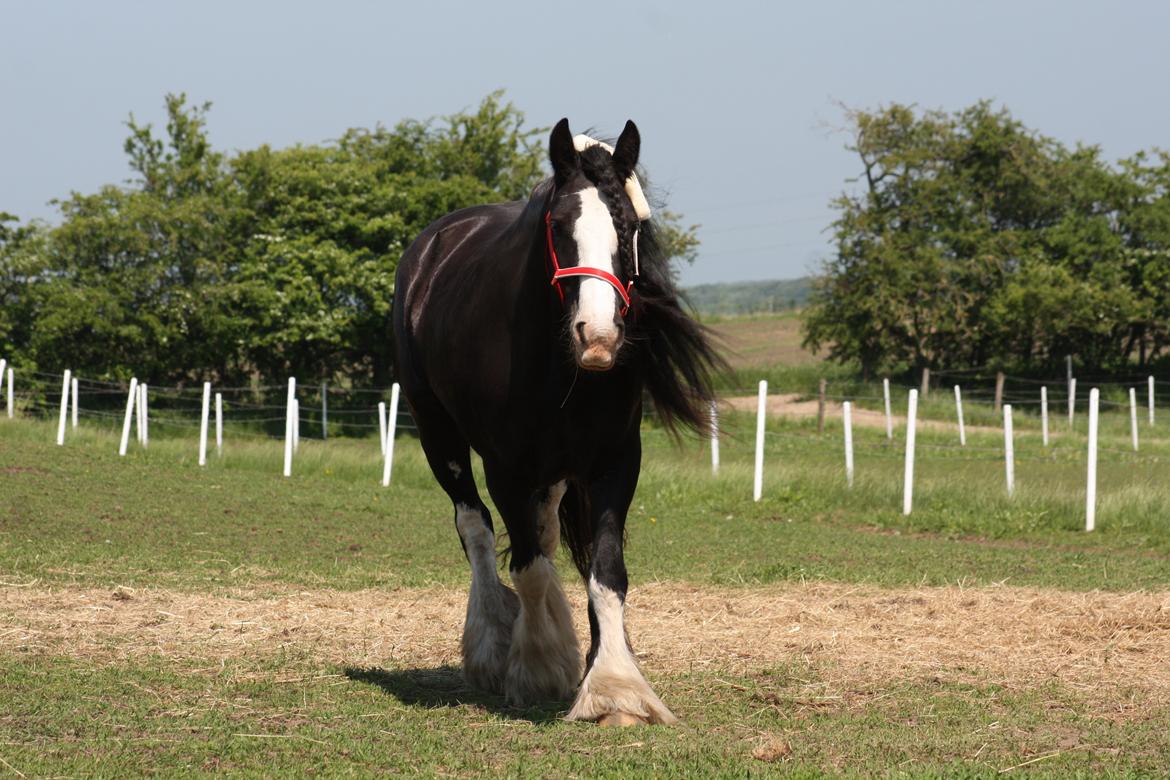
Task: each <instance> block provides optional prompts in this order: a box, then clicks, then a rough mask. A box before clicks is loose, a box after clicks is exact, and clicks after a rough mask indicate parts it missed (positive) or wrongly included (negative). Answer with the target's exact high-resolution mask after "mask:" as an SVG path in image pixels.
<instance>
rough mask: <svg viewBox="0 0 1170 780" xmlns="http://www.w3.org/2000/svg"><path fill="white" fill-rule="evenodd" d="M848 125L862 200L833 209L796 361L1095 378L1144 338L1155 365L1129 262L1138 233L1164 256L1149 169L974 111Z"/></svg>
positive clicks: (1147, 299) (877, 117) (986, 108)
mask: <svg viewBox="0 0 1170 780" xmlns="http://www.w3.org/2000/svg"><path fill="white" fill-rule="evenodd" d="M849 118H850V121H851V124H852V125H853V128H854V135H853V142H852V144H851V145H850V147H849V148H850V149H851V150H853V151H854V152H855V153H856V154H857V156H858V158H859V160H860V162H861V176H860V177H859V179H858V181H859V182H860V183H862V184H863V187H862V188H861V191H860V192H859V193H857V194H844V195H842V196H841V197H839V198H838V199H837V200H836V201H835V202H834V205H835V207H836V208H837V210H838V212H839V216H838V218H837V219H836V221H835V222H834V224H833V227H834V232H835V239H836V245H837V248H836V253H835V256H834V257H832V258H831V259H829V260H828V261H827V263H826V265H825V268H824V272H823V273H822V274H821V275H820V277H819V278H818V279H817V280H816V281H815V285H814V293H813V297H812V303H811V305H810V307H809V308H808V310H807V312H806V316H805V321H804V328H805V343H806V344H807V345H808V346H810V347H812V348H814V349H819V348H821V347H827V348H828V351H829V355H830V357H831V358H832V359H835V360H839V361H857V362H858V363H859V364H860V365H861V367H862V369H863V371H865V372H866V373H871V372H873V371H875V370H877V369H878V368H887V369H888V368H897V367H906V366H913V367H923V366H930V367H942V366H958V365H975V366H981V365H985V364H988V363H996V364H1000V365H1008V364H1010V365H1019V366H1052V365H1055V364H1056V363H1057V362H1059V361H1060V360H1062V359H1063V356H1064V355H1065V354H1075V355H1078V356H1079V358H1080V359H1081V362H1083V363H1086V364H1089V365H1092V366H1105V367H1110V366H1116V365H1119V364H1121V363H1124V362H1126V361H1127V360H1129V358H1130V356H1131V353H1132V351H1133V348H1134V346H1135V345H1138V344H1143V345H1144V344H1145V343H1146V341H1147V334H1148V336H1149V339H1148V340H1149V343H1150V349H1151V350H1152V351H1153V350H1156V347H1155V346H1154V345H1155V343H1158V344H1160V343H1161V342H1156V337H1155V335H1154V332H1155V331H1156V328H1154V327H1153V318H1154V309H1153V306H1152V303H1151V295H1150V292H1149V289H1148V288H1149V287H1152V286H1153V285H1150V284H1148V283H1147V281H1146V280H1148V279H1150V278H1151V273H1150V269H1149V268H1148V267H1147V266H1148V264H1143V263H1142V262H1140V261H1138V260H1137V258H1138V257H1139V255H1135V253H1134V250H1135V249H1136V247H1137V245H1139V244H1141V243H1142V242H1141V241H1139V240H1138V238H1137V234H1138V232H1139V231H1138V229H1137V225H1138V224H1139V223H1140V225H1141V226H1149V227H1150V231H1149V232H1152V233H1156V234H1157V235H1158V237H1157V239H1155V240H1154V242H1153V243H1154V244H1156V246H1157V247H1165V246H1167V244H1166V243H1165V241H1164V238H1163V234H1162V233H1158V230H1159V229H1160V228H1159V226H1160V224H1161V223H1160V222H1159V221H1158V220H1159V216H1157V215H1161V214H1163V213H1164V212H1165V210H1166V204H1167V201H1166V198H1165V181H1164V180H1162V179H1159V175H1160V173H1159V171H1160V168H1159V167H1157V166H1148V165H1144V164H1143V162H1142V161H1141V160H1135V161H1133V162H1131V163H1129V164H1123V165H1121V166H1120V167H1119V168H1115V167H1113V166H1110V165H1108V164H1106V163H1105V162H1104V161H1103V160H1102V159H1101V156H1100V152H1099V150H1098V149H1097V148H1096V147H1077V148H1076V149H1068V148H1066V147H1065V146H1063V145H1061V144H1059V143H1057V142H1056V141H1054V140H1052V139H1050V138H1046V137H1044V136H1042V135H1040V134H1038V133H1036V132H1034V131H1032V130H1029V129H1028V128H1026V127H1024V126H1023V125H1022V124H1021V123H1020V122H1018V121H1016V120H1015V119H1013V118H1012V117H1011V116H1010V114H1008V113H1007V112H1006V111H1003V110H999V111H997V110H994V109H992V107H991V106H990V105H989V104H987V103H979V104H977V105H975V106H972V107H971V108H968V109H965V110H963V111H960V112H957V113H954V114H946V113H943V112H938V111H926V112H916V111H915V110H914V109H912V108H910V107H907V106H900V105H893V106H890V107H888V108H884V109H881V110H879V111H876V112H864V111H854V112H850V114H849ZM1163 162H1164V161H1163ZM1139 172H1140V173H1141V175H1140V176H1139V175H1137V173H1139ZM1143 176H1144V177H1145V178H1144V179H1143V178H1142V177H1143ZM1139 214H1140V217H1139ZM1131 224H1132V226H1131ZM1145 243H1146V244H1148V243H1150V242H1149V241H1148V240H1147V241H1146V242H1145ZM1141 251H1142V252H1145V253H1146V254H1142V255H1140V256H1141V257H1147V256H1150V255H1149V252H1151V251H1155V252H1156V251H1160V250H1158V249H1157V248H1153V249H1152V248H1151V247H1150V246H1142V247H1141ZM1152 276H1153V277H1154V278H1156V277H1157V274H1156V273H1154V274H1153V275H1152ZM1155 284H1156V282H1155ZM1152 351H1151V353H1150V354H1152ZM1142 359H1143V360H1144V359H1145V353H1144V352H1143V356H1142Z"/></svg>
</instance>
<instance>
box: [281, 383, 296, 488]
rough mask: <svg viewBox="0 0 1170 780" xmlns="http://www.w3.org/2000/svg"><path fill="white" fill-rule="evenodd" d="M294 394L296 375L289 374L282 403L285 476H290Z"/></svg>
mask: <svg viewBox="0 0 1170 780" xmlns="http://www.w3.org/2000/svg"><path fill="white" fill-rule="evenodd" d="M296 395H297V380H296V377H292V376H290V377H289V378H288V398H287V399H286V401H285V405H284V407H285V412H284V475H285V476H286V477H291V476H292V456H293V404H294V403H295V402H296Z"/></svg>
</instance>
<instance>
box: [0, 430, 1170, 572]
mask: <svg viewBox="0 0 1170 780" xmlns="http://www.w3.org/2000/svg"><path fill="white" fill-rule="evenodd" d="M1114 422H1116V421H1113V420H1110V421H1108V423H1107V424H1106V425H1105V426H1104V427H1105V429H1106V430H1107V431H1113V429H1114V428H1115V427H1117V426H1115V425H1114ZM723 426H724V430H726V431H728V432H729V435H728V437H727V438H725V440H724V442H723V446H722V450H723V465H722V468H721V471H720V473H719V475H718V476H713V475H711V473H710V467H709V465H708V455H707V452H706V449H705V447H703V446H701V445H699V444H698V443H694V442H692V443H690V444H687V445H685V446H684V447H682V448H675V447H673V446H671V445H670V444H669V442H668V439H667V437H666V436H665V434H663V433H662V432H660V431H657V430H654V429H648V430H647V432H646V434H645V437H644V438H645V441H646V457H645V461H646V464H645V469H644V472H643V477H642V480H641V483H640V485H639V490H638V493H637V495H636V497H635V500H634V504H633V506H632V508H631V513H630V518H629V523H628V528H629V544H628V548H627V549H628V558H627V560H628V563H629V567H630V570H631V576H632V578H633V580H634V581H635V582H637V581H647V580H655V579H664V580H688V581H694V582H708V583H719V584H737V583H744V584H758V583H768V582H774V581H781V580H801V579H825V580H834V581H844V582H865V583H876V584H881V585H904V584H916V583H926V584H944V583H953V582H963V583H969V584H986V583H993V582H1005V581H1006V582H1010V583H1012V584H1018V585H1040V586H1055V587H1064V588H1077V589H1092V588H1105V589H1113V590H1126V589H1133V588H1153V587H1160V586H1163V585H1165V584H1166V583H1167V582H1168V581H1170V528H1168V527H1167V526H1168V524H1170V521H1168V518H1170V488H1168V487H1167V486H1166V484H1165V483H1164V482H1163V481H1162V480H1161V479H1160V476H1159V475H1160V474H1161V473H1162V472H1163V471H1164V469H1165V467H1166V464H1167V462H1168V461H1170V442H1167V441H1165V440H1159V441H1151V442H1147V445H1146V449H1144V450H1143V452H1142V454H1140V455H1137V456H1134V455H1132V454H1127V453H1126V452H1125V451H1124V449H1122V447H1123V446H1124V445H1123V443H1122V442H1121V441H1119V440H1118V437H1117V436H1112V437H1111V438H1107V439H1106V441H1105V442H1104V443H1103V445H1102V446H1103V447H1105V446H1106V444H1108V445H1110V446H1109V447H1108V448H1106V450H1105V451H1103V454H1102V462H1101V464H1100V467H1099V473H1100V477H1099V480H1100V482H1099V484H1100V487H1099V494H1100V502H1099V507H1098V516H1097V525H1098V530H1097V531H1096V532H1094V533H1092V534H1086V533H1084V532H1083V530H1082V529H1083V523H1084V519H1083V518H1084V506H1083V502H1084V498H1083V496H1084V473H1085V465H1084V462H1083V459H1084V453H1083V447H1082V444H1081V442H1080V440H1079V439H1077V438H1076V437H1075V436H1072V435H1070V436H1067V437H1065V438H1064V439H1061V440H1060V441H1058V442H1056V443H1055V444H1054V446H1053V447H1051V448H1049V449H1048V450H1047V451H1045V450H1044V448H1043V447H1042V446H1041V445H1040V443H1039V441H1038V437H1037V436H1036V435H1035V433H1034V432H1032V431H1030V430H1029V428H1028V426H1027V425H1026V424H1024V423H1021V425H1020V426H1019V427H1020V428H1021V433H1020V434H1019V436H1018V437H1017V441H1016V451H1017V458H1018V459H1019V462H1018V463H1017V474H1016V482H1017V492H1016V495H1015V496H1014V497H1013V498H1011V499H1009V498H1008V496H1007V495H1006V492H1005V489H1004V477H1003V466H1002V461H1001V460H1000V458H1001V455H1000V454H999V452H998V448H999V447H1000V446H1002V445H1001V443H1000V439H999V438H998V435H997V434H994V433H986V434H978V433H973V434H972V435H971V436H970V437H969V441H968V449H966V450H960V449H958V448H957V447H954V446H953V445H954V444H955V442H954V441H953V439H954V437H953V435H951V434H949V433H945V432H934V431H928V430H922V431H920V432H919V452H920V460H919V462H918V464H917V470H916V487H915V510H914V512H913V514H912V515H911V516H910V517H904V516H903V515H902V514H901V505H902V500H901V485H902V475H901V470H902V455H901V450H900V440H899V439H895V442H894V443H893V444H890V443H888V442H886V439H885V436H884V432H883V431H880V430H874V429H860V428H859V429H858V430H857V431H856V432H855V439H856V446H857V448H858V451H857V456H856V459H857V480H856V484H855V486H854V488H853V489H852V490H847V489H846V488H845V485H844V476H843V465H842V455H841V451H840V429H839V427H838V424H837V423H836V422H835V421H830V425H829V427H828V428H827V430H826V433H825V434H824V435H823V436H817V435H816V433H815V429H814V427H813V423H812V422H811V421H808V422H786V421H772V422H770V423H769V436H768V439H767V443H768V447H767V454H766V469H765V471H766V476H765V490H764V499H763V500H762V501H761V502H759V503H754V502H752V501H751V483H752V476H751V460H752V441H753V438H754V437H753V434H752V432H751V429H752V427H753V423H752V421H751V420H750V419H748V418H747V417H745V416H740V415H735V416H732V417H729V418H727V419H725V420H724V421H723ZM53 434H54V429H53V427H52V426H50V425H48V424H45V423H36V422H24V421H20V422H15V423H7V424H5V425H4V426H3V430H2V431H0V484H2V485H3V490H0V561H2V562H3V563H2V564H0V573H2V574H3V576H4V577H5V578H7V579H13V578H15V579H18V580H29V579H34V578H35V579H39V580H41V581H43V582H50V583H51V582H61V583H77V584H83V585H98V586H108V585H117V584H121V585H130V586H138V585H160V586H165V587H170V588H180V589H196V590H206V589H214V588H231V587H239V586H253V585H263V584H264V583H298V584H304V585H315V586H320V585H328V586H331V587H339V588H362V587H398V586H417V585H426V584H444V585H458V584H463V583H465V582H466V581H467V576H468V575H467V572H466V569H465V564H464V562H463V556H462V550H461V548H460V546H459V542H458V539H457V536H456V534H455V532H454V529H453V523H452V510H451V507H450V503H449V501H448V500H447V498H446V496H445V495H443V493H442V492H441V491H440V490H439V489H438V488H437V486H436V485H435V484H434V482H433V480H432V478H431V476H430V473H429V471H428V469H427V468H426V465H425V461H424V460H423V458H422V455H421V450H420V449H419V448H418V445H417V443H416V441H415V440H413V439H411V438H407V437H402V438H400V439H399V441H398V445H397V451H396V452H397V459H396V466H395V473H394V484H393V485H392V486H391V487H390V488H388V489H384V488H382V487H381V486H380V472H381V464H380V458H379V456H378V451H377V447H376V444H375V442H374V441H373V440H372V439H371V440H331V441H329V442H328V443H323V442H319V441H305V442H304V443H303V445H302V447H301V452H300V453H299V454H298V456H297V459H296V462H295V466H294V476H293V477H292V478H289V479H285V478H283V477H281V476H280V469H281V459H282V455H281V446H280V444H279V442H276V441H273V440H256V439H250V440H245V441H239V442H237V441H233V440H231V439H230V438H229V439H228V444H227V450H226V452H225V456H224V458H222V459H218V458H216V457H214V455H213V456H212V457H211V458H210V462H209V464H208V465H207V466H206V467H204V468H200V467H199V466H198V465H196V463H195V458H196V447H195V442H193V441H191V440H189V439H186V438H166V437H158V436H156V437H155V438H154V439H153V440H152V442H151V446H150V449H149V450H147V451H145V452H143V451H142V450H140V449H138V448H135V449H133V450H132V451H131V452H130V454H128V455H127V456H126V457H125V458H119V457H118V456H117V452H116V450H117V442H116V439H114V438H113V436H112V435H111V434H110V433H108V432H104V431H100V430H92V429H84V428H83V429H82V432H81V433H80V434H79V435H78V436H76V437H71V438H69V440H68V441H67V444H66V446H65V447H57V446H56V445H55V444H53V443H52V440H53ZM481 484H482V480H481ZM497 522H498V521H497Z"/></svg>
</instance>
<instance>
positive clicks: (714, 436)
mask: <svg viewBox="0 0 1170 780" xmlns="http://www.w3.org/2000/svg"><path fill="white" fill-rule="evenodd" d="M711 473H712V474H718V473H719V409H718V407H717V406H716V405H715V402H714V401H711Z"/></svg>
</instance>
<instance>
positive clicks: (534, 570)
mask: <svg viewBox="0 0 1170 780" xmlns="http://www.w3.org/2000/svg"><path fill="white" fill-rule="evenodd" d="M488 489H489V490H490V491H491V494H492V498H493V499H495V502H496V506H497V507H499V510H500V514H502V515H503V519H504V523H505V524H506V525H507V527H508V539H509V541H510V542H511V544H512V556H511V562H510V564H509V569H510V570H511V573H512V584H513V585H514V586H515V587H516V594H517V595H518V596H519V599H520V614H519V616H518V617H517V618H516V623H515V624H514V625H513V627H512V645H511V647H510V648H509V650H508V668H507V672H506V674H505V679H504V695H505V697H506V698H507V700H508V702H509V703H512V704H531V703H532V702H536V701H545V700H551V699H557V700H564V699H567V698H569V697H570V696H572V695H573V690H574V689H575V688H576V687H577V682H578V681H579V680H580V679H581V651H580V649H579V648H578V646H577V634H576V631H575V630H574V629H573V618H572V613H571V612H570V610H569V602H568V600H567V599H566V598H565V592H564V590H563V589H562V588H561V582H560V578H559V577H557V570H556V567H555V566H554V565H553V562H552V555H553V554H554V553H555V551H556V543H557V538H558V537H559V532H560V526H559V520H558V517H557V509H558V508H559V506H560V502H561V498H562V496H564V493H565V487H564V483H558V484H556V485H553V486H551V487H549V488H546V489H543V490H539V491H536V492H535V493H532V492H531V491H528V490H526V489H524V488H521V487H518V486H516V485H514V484H512V483H511V482H510V481H509V480H508V479H507V477H506V476H502V475H500V474H498V473H493V471H492V470H489V471H488Z"/></svg>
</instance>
